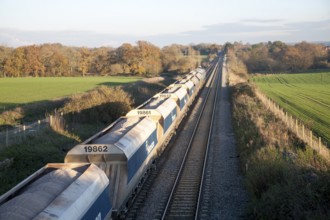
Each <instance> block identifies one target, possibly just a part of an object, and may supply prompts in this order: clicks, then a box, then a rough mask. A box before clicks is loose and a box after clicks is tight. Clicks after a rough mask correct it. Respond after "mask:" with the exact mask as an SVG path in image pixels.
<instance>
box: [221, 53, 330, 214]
mask: <svg viewBox="0 0 330 220" xmlns="http://www.w3.org/2000/svg"><path fill="white" fill-rule="evenodd" d="M228 63H229V71H230V74H231V76H230V77H229V79H230V85H231V88H232V106H233V113H232V114H233V127H234V132H235V136H236V141H237V148H238V152H239V158H240V164H241V171H242V173H243V174H244V175H245V181H246V187H247V189H248V191H249V194H250V201H249V205H248V210H247V214H246V216H245V217H246V218H247V219H329V218H330V210H329V204H330V200H329V195H330V184H329V182H330V162H329V161H326V160H325V159H324V158H323V157H321V156H320V155H319V154H318V153H317V152H316V151H314V150H313V149H311V148H310V147H309V146H308V145H307V144H306V143H304V142H302V141H301V140H300V139H299V138H297V137H296V136H295V134H294V133H292V132H291V131H290V130H288V129H287V127H286V125H285V124H284V123H283V122H282V121H281V120H280V119H279V118H277V117H275V116H274V115H273V114H272V113H271V111H269V110H268V109H267V108H266V107H265V106H264V105H263V104H262V103H261V102H260V101H259V100H258V98H257V97H256V96H255V88H254V86H253V85H252V84H251V83H249V82H248V80H247V79H248V77H249V76H248V74H247V71H246V70H247V68H245V67H244V62H241V61H240V59H239V58H238V57H237V56H236V55H235V53H234V51H229V52H228Z"/></svg>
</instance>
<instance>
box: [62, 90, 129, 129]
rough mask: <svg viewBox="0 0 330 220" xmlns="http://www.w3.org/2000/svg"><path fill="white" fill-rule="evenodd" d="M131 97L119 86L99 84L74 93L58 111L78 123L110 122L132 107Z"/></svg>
mask: <svg viewBox="0 0 330 220" xmlns="http://www.w3.org/2000/svg"><path fill="white" fill-rule="evenodd" d="M132 103H133V102H132V99H131V97H130V95H129V94H128V93H126V92H125V91H124V90H123V89H122V88H120V87H107V86H100V87H98V88H96V89H94V90H91V91H89V92H87V93H84V94H80V95H74V96H72V98H71V99H70V100H69V101H68V102H67V103H66V104H65V105H64V107H63V108H62V109H60V111H62V112H64V113H65V114H66V115H67V116H66V117H67V119H71V121H76V122H78V121H79V122H80V123H94V122H102V123H110V122H112V121H114V120H116V119H117V118H119V117H120V116H122V115H125V114H126V113H127V112H128V111H129V110H130V109H131V108H132Z"/></svg>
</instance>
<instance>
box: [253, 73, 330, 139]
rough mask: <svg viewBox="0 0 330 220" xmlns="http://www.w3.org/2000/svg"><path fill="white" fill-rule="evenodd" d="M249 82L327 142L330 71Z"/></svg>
mask: <svg viewBox="0 0 330 220" xmlns="http://www.w3.org/2000/svg"><path fill="white" fill-rule="evenodd" d="M251 80H252V81H253V82H255V83H256V85H257V86H258V88H260V89H261V91H262V92H264V93H265V94H266V95H267V96H268V97H270V98H271V99H273V100H274V101H275V102H277V103H278V104H279V105H280V106H281V107H282V108H283V109H285V110H286V111H288V112H289V113H291V114H292V115H295V116H296V117H297V118H299V119H300V120H302V121H303V122H304V124H305V125H307V126H308V127H310V128H311V129H312V130H314V132H315V133H317V135H318V136H320V137H322V139H323V140H325V141H326V142H327V143H330V126H329V125H330V114H329V112H330V72H321V73H303V74H275V75H266V76H263V75H260V76H255V77H253V78H252V79H251Z"/></svg>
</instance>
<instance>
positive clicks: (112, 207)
mask: <svg viewBox="0 0 330 220" xmlns="http://www.w3.org/2000/svg"><path fill="white" fill-rule="evenodd" d="M205 78H206V71H205V69H202V68H197V69H195V70H193V71H191V72H190V73H189V74H187V75H186V76H185V77H184V78H183V79H181V80H179V81H176V82H175V83H173V84H171V85H170V86H168V87H167V88H166V89H164V90H163V91H161V92H160V93H158V94H156V95H155V96H153V97H152V98H150V99H149V100H147V101H146V102H145V103H143V104H142V105H140V106H139V107H137V108H136V109H134V110H131V111H130V112H128V113H127V115H126V116H124V117H120V118H119V119H117V120H116V121H115V122H113V123H112V124H111V125H109V126H108V127H106V128H105V129H103V130H102V131H100V132H99V133H97V134H95V135H94V136H92V137H91V138H89V139H87V140H86V141H84V142H82V143H81V144H78V145H76V146H74V147H73V148H72V149H71V150H70V151H69V152H68V153H67V155H66V157H65V161H64V163H62V164H61V163H58V164H56V163H54V164H47V165H46V166H44V167H42V168H41V169H40V170H38V171H36V172H35V173H33V174H32V175H31V176H29V177H28V178H26V179H25V180H23V181H22V182H21V183H19V184H18V185H17V186H15V187H14V188H13V189H11V190H10V191H8V192H7V193H5V194H4V195H2V196H1V197H0V219H97V220H98V219H111V218H116V217H118V216H119V215H120V214H121V213H122V212H125V210H126V209H127V207H128V206H129V204H130V203H131V202H132V199H133V198H134V196H135V195H136V193H137V192H138V191H139V188H140V187H141V186H142V184H143V182H144V180H145V179H146V177H147V175H148V173H149V172H150V170H151V169H152V168H153V167H154V165H153V164H154V161H155V159H156V158H157V157H158V156H159V155H160V154H161V152H162V151H163V150H164V149H165V147H166V144H167V143H168V141H169V139H170V138H171V136H172V134H173V133H174V132H175V129H176V127H177V126H178V125H179V123H180V122H181V120H182V119H183V117H184V116H185V114H186V113H187V110H188V107H189V106H190V105H191V104H192V102H193V100H194V99H195V97H196V95H197V93H198V91H199V90H200V89H201V88H202V86H203V84H204V82H205Z"/></svg>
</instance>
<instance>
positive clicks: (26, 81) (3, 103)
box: [0, 76, 142, 110]
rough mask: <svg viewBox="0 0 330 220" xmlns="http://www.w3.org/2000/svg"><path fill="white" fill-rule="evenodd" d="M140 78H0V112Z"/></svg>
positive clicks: (139, 78)
mask: <svg viewBox="0 0 330 220" xmlns="http://www.w3.org/2000/svg"><path fill="white" fill-rule="evenodd" d="M141 79H142V78H141V77H120V76H115V77H46V78H32V77H31V78H0V110H3V109H8V108H11V107H14V106H17V105H20V104H27V103H32V102H38V101H45V100H51V99H55V98H62V97H65V96H69V95H72V94H75V93H81V92H86V91H88V90H90V89H93V88H94V87H96V86H100V85H107V86H116V85H122V84H125V83H131V82H135V81H138V80H141Z"/></svg>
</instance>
